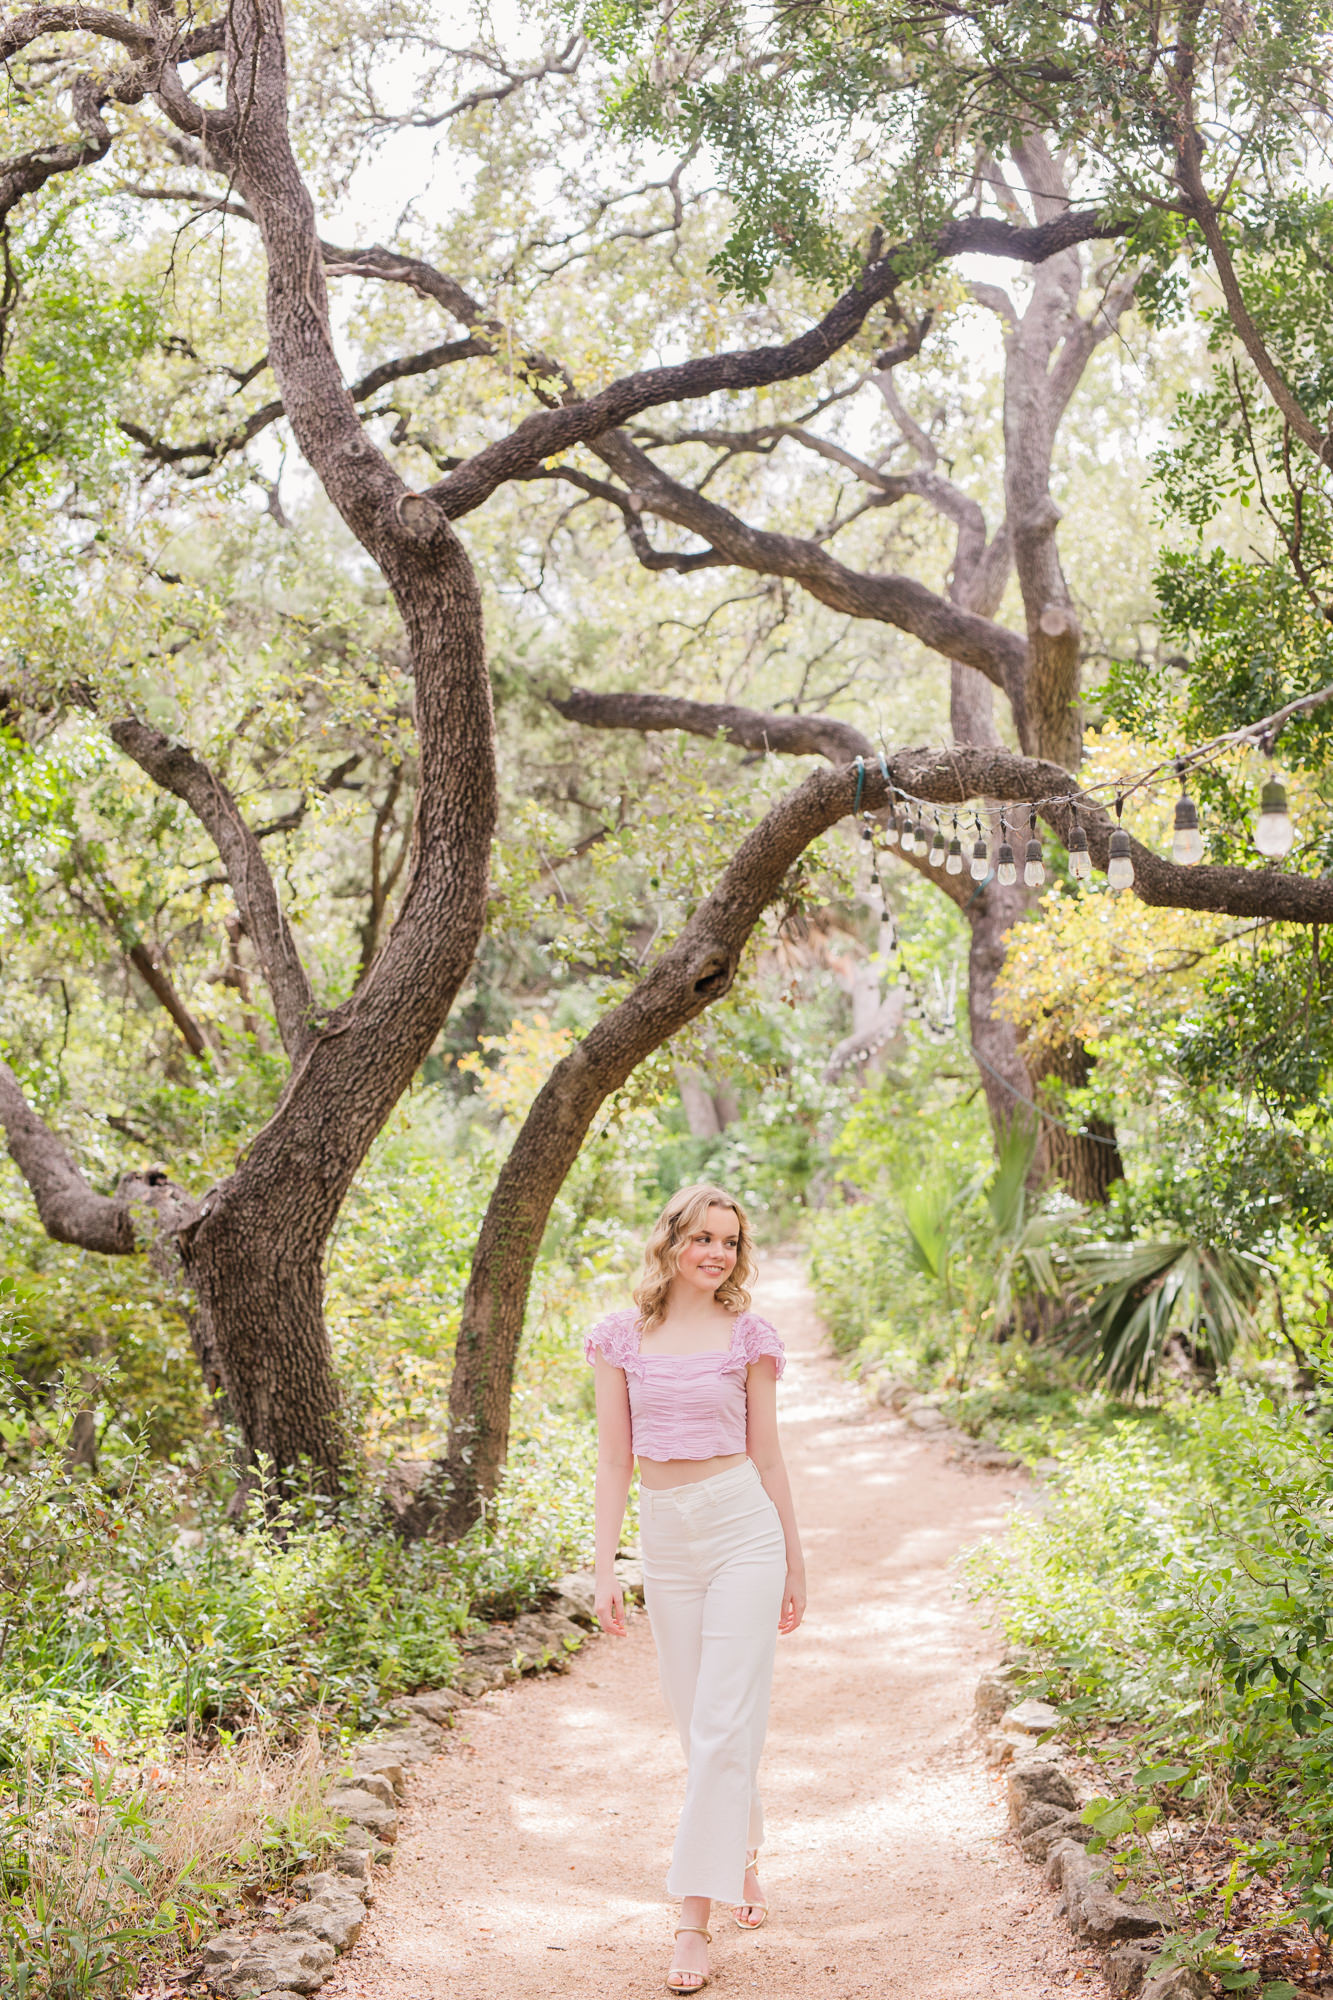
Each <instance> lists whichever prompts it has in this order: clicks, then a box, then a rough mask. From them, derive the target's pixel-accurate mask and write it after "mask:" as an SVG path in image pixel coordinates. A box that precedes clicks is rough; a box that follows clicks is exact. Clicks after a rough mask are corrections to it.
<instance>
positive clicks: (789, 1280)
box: [324, 1256, 1100, 2000]
mask: <svg viewBox="0 0 1333 2000" xmlns="http://www.w3.org/2000/svg"><path fill="white" fill-rule="evenodd" d="M756 1304H757V1305H758V1306H759V1308H760V1309H761V1310H762V1311H764V1312H766V1313H767V1314H768V1315H769V1317H771V1318H772V1319H773V1320H774V1321H775V1323H776V1324H777V1325H778V1326H779V1328H780V1329H781V1330H782V1332H783V1334H784V1337H785V1338H786V1340H787V1343H788V1351H789V1354H790V1357H791V1364H792V1365H791V1366H790V1367H789V1368H788V1371H787V1374H786V1377H785V1378H784V1380H783V1383H782V1388H781V1392H780V1405H779V1407H780V1412H781V1416H782V1420H783V1430H784V1437H785V1441H786V1448H787V1455H788V1459H789V1462H790V1465H791V1471H792V1481H793V1485H794V1487H795V1490H796V1504H797V1508H798V1511H799V1514H800V1518H801V1522H802V1529H803V1533H804V1536H805V1542H806V1551H807V1562H808V1566H809V1571H810V1606H809V1611H808V1613H807V1618H806V1623H805V1625H804V1627H803V1628H802V1630H801V1631H800V1632H798V1633H796V1634H795V1635H794V1636H793V1637H792V1638H790V1639H784V1640H782V1641H781V1642H780V1645H779V1652H778V1670H777V1678H776V1682H775V1685H774V1691H773V1720H772V1725H771V1728H770V1731H769V1738H768V1748H767V1751H766V1753H765V1761H764V1774H763V1781H764V1792H765V1800H766V1807H767V1814H768V1841H767V1846H766V1849H765V1857H764V1861H765V1866H764V1879H765V1881H766V1883H767V1885H768V1891H769V1899H770V1901H771V1902H772V1904H773V1906H774V1907H773V1914H772V1916H771V1918H770V1920H769V1923H768V1924H767V1926H766V1927H765V1928H764V1929H763V1930H762V1931H760V1932H758V1933H757V1934H756V1935H754V1936H745V1935H743V1934H742V1933H741V1932H740V1931H738V1930H737V1929H736V1928H735V1927H734V1925H732V1924H731V1923H730V1921H729V1920H727V1921H721V1922H719V1921H718V1920H717V1916H715V1919H714V1938H715V1943H714V1946H713V1964H714V1969H715V1975H716V1976H715V1982H714V1984H715V1988H716V1990H717V1991H719V1992H720V1993H725V1992H728V1991H731V1992H737V1991H742V1990H743V1991H746V1992H750V1993H758V1994H762V1995H763V1996H764V2000H798V1996H799V2000H850V1996H852V1995H860V1994H875V1995H877V1996H888V1995H899V1994H901V1995H904V1996H906V1995H911V1996H913V2000H982V1996H986V2000H1043V1996H1046V1995H1049V1994H1052V1993H1055V1992H1057V1991H1063V1990H1064V1989H1065V1988H1066V1987H1067V1986H1068V1985H1070V1984H1071V1983H1073V1982H1074V1981H1076V1980H1077V1981H1079V1982H1081V1981H1083V1980H1087V1979H1090V1974H1089V1972H1088V1971H1087V1970H1086V1968H1085V1967H1084V1966H1083V1964H1082V1963H1080V1955H1078V1954H1076V1953H1075V1952H1074V1951H1073V1950H1072V1948H1071V1946H1070V1943H1069V1934H1068V1932H1067V1931H1066V1930H1065V1928H1064V1926H1063V1924H1062V1923H1060V1922H1059V1921H1058V1920H1057V1919H1056V1918H1055V1917H1054V1915H1053V1912H1052V1907H1051V1904H1052V1899H1051V1898H1049V1897H1047V1896H1046V1895H1044V1894H1043V1893H1041V1892H1040V1891H1039V1890H1038V1891H1034V1887H1033V1881H1034V1878H1033V1875H1032V1874H1031V1872H1030V1871H1029V1870H1028V1869H1027V1868H1026V1867H1025V1866H1024V1865H1023V1863H1022V1862H1021V1861H1020V1860H1019V1859H1018V1857H1017V1855H1016V1854H1015V1853H1014V1850H1013V1849H1012V1848H1011V1847H1010V1846H1008V1845H1007V1843H1006V1842H1005V1841H1004V1840H1003V1839H1002V1833H1003V1825H1004V1812H1003V1805H1002V1801H1001V1788H1000V1786H999V1785H998V1784H997V1782H996V1781H995V1780H994V1779H992V1778H991V1777H990V1776H989V1775H988V1774H987V1773H986V1772H985V1771H984V1770H983V1769H982V1767H981V1765H980V1763H979V1761H978V1759H977V1755H976V1750H975V1743H974V1739H973V1736H972V1732H971V1728H970V1714H971V1702H972V1692H973V1688H974V1686H975V1683H976V1679H977V1675H978V1672H979V1671H980V1669H981V1667H982V1665H983V1664H984V1663H985V1662H986V1661H987V1660H988V1659H990V1658H993V1657H994V1652H995V1647H994V1641H993V1640H992V1639H988V1638H987V1637H986V1636H985V1635H983V1634H981V1633H979V1632H978V1630H977V1628H976V1626H975V1624H974V1622H973V1620H972V1617H971V1615H970V1613H969V1611H968V1608H967V1606H966V1604H965V1603H964V1602H963V1601H962V1600H961V1599H960V1598H959V1596H958V1595H957V1594H956V1584H955V1579H954V1577H953V1575H952V1573H951V1571H950V1567H949V1565H950V1563H951V1560H952V1558H953V1557H954V1556H955V1555H956V1554H957V1552H958V1551H959V1550H960V1549H961V1548H964V1547H965V1546H966V1545H967V1544H968V1543H969V1542H972V1541H975V1540H976V1538H977V1537H978V1536H979V1535H982V1534H984V1533H986V1532H988V1531H991V1530H994V1529H996V1528H998V1527H999V1526H1000V1524H1001V1522H1002V1520H1003V1518H1004V1514H1005V1511H1006V1508H1007V1506H1008V1505H1009V1503H1010V1499H1011V1487H1012V1480H1011V1479H1008V1478H1006V1477H1005V1476H1003V1475H999V1476H997V1475H995V1474H994V1473H980V1472H964V1471H963V1470H961V1468H959V1467H957V1466H954V1465H950V1464H947V1463H946V1462H945V1459H944V1454H943V1452H942V1451H941V1450H940V1448H939V1447H938V1446H937V1445H935V1446H932V1445H929V1444H927V1443H925V1442H924V1440H922V1439H921V1438H920V1437H919V1436H918V1435H917V1434H915V1433H912V1432H904V1429H903V1426H902V1424H901V1423H900V1422H899V1421H896V1420H894V1419H892V1418H889V1417H888V1416H886V1415H885V1414H884V1413H883V1412H881V1411H878V1410H872V1411H867V1410H866V1407H865V1405H864V1402H863V1400H862V1398H861V1396H860V1394H859V1393H858V1392H857V1390H856V1389H855V1388H853V1387H852V1386H850V1385H849V1384H847V1383H846V1382H844V1381H843V1379H842V1378H841V1376H840V1375H839V1373H838V1371H837V1369H836V1368H835V1366H834V1365H833V1364H832V1363H831V1362H830V1361H829V1360H828V1359H827V1356H826V1354H825V1353H824V1352H823V1351H822V1350H821V1337H820V1329H819V1324H818V1321H817V1320H816V1318H815V1316H814V1313H813V1310H812V1306H811V1302H810V1297H809V1293H808V1290H807V1288H806V1285H805V1281H804V1278H803V1275H802V1271H801V1267H800V1265H799V1263H798V1262H797V1260H796V1259H794V1258H786V1257H776V1256H772V1257H769V1258H768V1259H766V1260H765V1268H764V1275H763V1282H762V1284H761V1286H760V1288H759V1291H758V1293H757V1296H756ZM682 1782H683V1766H682V1761H681V1757H680V1750H679V1746H678V1744H677V1743H676V1741H675V1738H674V1736H673V1735H671V1734H670V1733H669V1732H668V1729H667V1724H666V1720H665V1717H664V1714H663V1711H662V1706H661V1697H660V1695H659V1692H658V1687H657V1674H656V1665H655V1661H654V1656H653V1645H652V1637H651V1634H650V1633H649V1630H648V1622H647V1619H646V1618H645V1617H644V1616H643V1615H642V1614H639V1615H638V1616H637V1617H636V1618H635V1619H634V1620H633V1623H632V1626H631V1631H630V1636H629V1638H628V1639H627V1640H624V1641H622V1642H616V1641H612V1640H599V1641H598V1642H597V1643H596V1644H595V1645H593V1646H589V1647H588V1648H587V1650H586V1652H584V1653H583V1654H581V1655H580V1656H579V1658H578V1659H577V1660H576V1661H575V1663H574V1667H573V1670H572V1671H571V1672H570V1673H569V1674H568V1675H567V1676H565V1677H563V1678H561V1677H556V1676H543V1677H542V1678H540V1679H539V1680H536V1681H527V1682H523V1683H520V1684H519V1685H518V1686H516V1687H512V1688H506V1689H505V1690H503V1691H502V1692H499V1693H496V1694H492V1695H487V1696H485V1697H484V1698H483V1699H482V1700H481V1701H479V1702H477V1703H476V1704H475V1705H474V1706H473V1707H471V1708H470V1709H469V1710H468V1711H467V1713H466V1717H465V1719H464V1721H463V1723H462V1726H461V1727H460V1728H459V1729H458V1730H457V1731H456V1732H455V1735H454V1737H453V1738H452V1739H451V1742H450V1749H449V1752H448V1754H447V1755H446V1756H444V1757H441V1758H440V1759H438V1760H437V1762H436V1763H435V1764H434V1765H433V1766H427V1767H426V1768H425V1770H424V1772H423V1774H422V1775H421V1776H420V1777H419V1778H418V1779H417V1781H416V1790H415V1794H414V1800H413V1804H412V1807H411V1809H410V1810H409V1812H408V1813H407V1815H406V1816H405V1819H404V1823H403V1832H402V1835H401V1839H400V1846H399V1852H398V1855H397V1857H396V1858H395V1860H394V1864H393V1868H392V1870H391V1871H390V1874H389V1876H388V1878H387V1880H386V1882H385V1883H384V1885H383V1886H382V1887H381V1889H380V1891H379V1899H378V1903H377V1906H376V1908H375V1910H374V1911H373V1913H372V1915H371V1918H370V1921H369V1922H368V1923H367V1925H366V1928H365V1931H364V1932H363V1934H362V1939H361V1942H360V1944H359V1945H358V1946H357V1947H356V1949H355V1951H354V1952H353V1953H352V1954H351V1956H350V1957H349V1958H348V1959H347V1960H346V1962H345V1964H344V1965H342V1966H340V1967H339V1969H338V1972H337V1974H336V1975H335V1977H334V1979H333V1980H332V1981H331V1982H330V1984H329V1985H328V1986H327V1987H325V1989H324V1991H325V1994H326V1995H329V1996H348V2000H350V1997H351V1996H356V1997H357V2000H528V1996H535V1995H537V1994H546V1993H549V1992H551V1991H553V1990H558V1991H562V1992H569V1993H573V1992H576V1991H577V1992H581V1993H586V1994H587V1995H589V1996H590V2000H612V1996H614V2000H639V1996H641V1995H642V1996H647V1995H649V1994H653V1995H657V1994H660V1993H661V1992H662V1991H663V1990H664V1988H663V1975H664V1972H665V1968H666V1965H667V1962H668V1952H669V1948H670V1936H671V1924H672V1922H673V1921H674V1918H673V1916H672V1914H671V1910H672V1908H673V1906H671V1905H668V1904H667V1902H666V1900H665V1894H664V1891H663V1888H662V1883H663V1880H664V1877H665V1874H666V1867H667V1860H668V1855H669V1851H670V1843H671V1836H672V1832H673V1830H674V1825H675V1817H676V1813H677V1810H678V1808H679V1802H680V1797H681V1790H682ZM718 1915H720V1916H723V1917H725V1913H724V1912H720V1913H718ZM1092 1984H1095V1985H1098V1986H1099V1985H1100V1982H1099V1981H1092ZM1084 1990H1089V1989H1088V1988H1087V1987H1085V1988H1084Z"/></svg>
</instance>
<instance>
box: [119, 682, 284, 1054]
mask: <svg viewBox="0 0 1333 2000" xmlns="http://www.w3.org/2000/svg"><path fill="white" fill-rule="evenodd" d="M110 733H111V738H112V741H113V742H114V743H116V744H117V745H118V746H119V748H120V749H122V750H123V751H124V752H125V755H126V756H127V757H132V758H133V759H134V762H135V763H136V764H137V765H138V766H139V768H140V770H142V771H146V772H147V774H148V776H149V777H150V778H151V779H152V780H153V782H154V784H157V785H160V786H161V787H162V789H163V791H166V792H172V793H174V794H175V796H176V797H177V798H178V799H181V800H182V801H183V802H184V803H185V804H186V805H187V806H188V807H189V808H190V811H191V812H192V813H193V814H194V816H195V818H196V819H197V820H198V821H199V822H200V824H201V825H202V826H203V827H204V828H205V830H206V831H207V833H208V835H209V837H210V839H211V840H212V842H213V845H214V846H215V847H216V848H217V851H218V854H219V855H220V857H221V860H222V865H223V867H224V868H225V869H226V871H227V880H228V882H229V883H230V884H231V892H232V894H233V896H234V897H235V898H236V908H237V910H238V912H239V914H240V919H241V922H242V924H243V925H244V927H245V932H246V935H247V937H248V938H249V939H250V942H251V944H252V945H253V946H254V948H255V953H256V956H257V957H258V959H259V964H260V968H261V970H262V971H263V974H264V978H265V980H266V981H267V984H268V989H269V992H270V993H271V995H272V996H273V1011H274V1014H275V1015H276V1017H277V1022H278V1033H279V1034H280V1035H281V1036H282V1045H283V1047H284V1048H285V1049H286V1051H287V1053H288V1055H289V1056H290V1057H291V1059H292V1061H293V1062H295V1061H296V1060H297V1058H298V1057H299V1056H300V1055H301V1054H302V1053H303V1051H304V1050H305V1048H306V1047H307V1045H308V1043H309V1041H310V1038H311V1036H312V1034H313V1032H314V1030H313V1027H312V1025H311V1018H310V1017H311V1014H312V1012H313V1010H314V995H313V993H312V992H311V990H310V979H309V975H308V974H307V972H306V969H305V966H304V965H303V964H302V962H301V955H300V953H299V952H298V951H297V949H296V940H295V939H294V938H293V936H292V932H291V926H290V925H289V923H288V922H287V917H286V914H285V912H284V910H283V908H282V905H281V903H280V902H279V901H278V892H277V890H276V889H275V887H274V885H273V877H272V876H271V875H270V873H269V870H268V863H267V862H266V861H265V859H264V856H263V853H262V851H261V849H260V846H259V842H258V840H257V839H256V837H255V835H254V833H253V832H252V830H251V828H250V827H249V826H248V825H247V823H246V821H245V818H244V816H243V815H242V813H241V809H240V807H239V806H238V805H237V803H236V801H235V799H234V798H233V797H232V795H231V793H230V792H229V791H228V789H227V787H226V786H225V785H224V784H223V783H222V780H221V779H220V778H219V777H218V776H217V774H216V773H215V772H214V771H212V770H210V769H209V767H208V765H207V764H205V763H204V762H203V761H202V759H200V758H198V757H196V756H195V755H194V752H193V751H192V750H188V749H187V748H186V747H185V745H184V744H183V743H177V742H174V741H173V740H172V739H171V738H170V737H168V736H164V735H163V734H162V732H161V731H160V730H158V729H153V728H151V727H150V726H149V724H148V723H146V722H139V721H138V720H137V719H136V718H135V717H133V716H121V717H118V718H117V720H116V721H114V722H113V723H112V724H111V732H110Z"/></svg>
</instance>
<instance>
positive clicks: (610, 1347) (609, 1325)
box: [583, 1306, 639, 1368]
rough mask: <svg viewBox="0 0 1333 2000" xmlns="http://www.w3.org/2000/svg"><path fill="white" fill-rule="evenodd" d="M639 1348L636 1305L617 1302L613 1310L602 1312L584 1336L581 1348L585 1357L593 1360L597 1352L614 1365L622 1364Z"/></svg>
mask: <svg viewBox="0 0 1333 2000" xmlns="http://www.w3.org/2000/svg"><path fill="white" fill-rule="evenodd" d="M638 1351H639V1310H638V1307H637V1306H618V1307H617V1308H616V1310H615V1311H614V1312H609V1313H605V1314H603V1316H602V1318H601V1319H599V1320H598V1322H597V1324H596V1326H594V1327H591V1328H590V1329H589V1330H588V1332H587V1334H586V1335H585V1336H584V1341H583V1352H584V1355H585V1357H586V1359H587V1360H589V1361H595V1360H596V1359H597V1356H598V1355H599V1354H600V1355H601V1357H602V1359H603V1360H604V1361H609V1362H610V1363H611V1365H612V1366H613V1367H614V1368H623V1367H624V1366H625V1364H626V1362H627V1361H629V1360H631V1359H632V1358H633V1357H634V1356H635V1355H636V1354H637V1353H638Z"/></svg>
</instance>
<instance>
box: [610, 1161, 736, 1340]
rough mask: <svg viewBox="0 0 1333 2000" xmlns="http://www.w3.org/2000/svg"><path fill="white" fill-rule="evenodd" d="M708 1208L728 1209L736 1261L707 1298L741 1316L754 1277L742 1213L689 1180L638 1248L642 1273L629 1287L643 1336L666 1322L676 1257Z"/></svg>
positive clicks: (731, 1200)
mask: <svg viewBox="0 0 1333 2000" xmlns="http://www.w3.org/2000/svg"><path fill="white" fill-rule="evenodd" d="M710 1208H729V1209H730V1210H731V1212H732V1214H733V1215H734V1216H735V1218H736V1262H735V1264H734V1265H733V1266H732V1269H731V1271H730V1272H729V1273H728V1275H727V1276H726V1277H725V1278H724V1279H723V1280H722V1283H721V1284H720V1285H719V1286H718V1288H717V1290H716V1291H715V1292H714V1294H713V1297H714V1298H715V1299H716V1300H717V1302H718V1304H719V1305H720V1306H725V1307H726V1308H727V1311H728V1312H735V1313H742V1312H744V1311H745V1310H746V1308H747V1307H748V1305H749V1303H750V1291H749V1287H750V1282H751V1280H752V1279H753V1277H754V1274H755V1263H754V1238H753V1237H752V1236H751V1234H750V1224H749V1220H748V1218H747V1217H746V1213H745V1210H744V1209H743V1208H742V1207H741V1205H740V1203H739V1202H738V1201H737V1200H736V1198H735V1196H734V1195H729V1194H728V1193H727V1191H726V1189H725V1188H720V1187H714V1186H713V1185H712V1184H711V1182H709V1181H695V1182H694V1183H693V1184H692V1185H691V1186H690V1187H683V1188H677V1189H676V1192H675V1193H674V1194H673V1195H672V1197H671V1199H670V1201H669V1202H668V1203H667V1205H666V1207H665V1208H664V1209H663V1210H662V1213H661V1214H660V1215H659V1216H658V1218H657V1220H656V1222H655V1223H654V1224H653V1226H652V1229H651V1231H650V1232H649V1236H648V1241H647V1242H646V1243H645V1244H644V1246H643V1270H642V1271H641V1272H640V1274H639V1282H638V1284H637V1285H636V1286H635V1287H634V1303H635V1305H636V1306H637V1307H638V1308H639V1318H640V1320H641V1322H642V1325H643V1331H644V1332H645V1333H651V1332H652V1330H653V1328H654V1327H655V1326H658V1325H660V1324H661V1322H662V1321H663V1320H664V1319H665V1318H666V1308H667V1293H668V1292H669V1291H670V1290H671V1280H672V1279H673V1278H674V1277H675V1275H676V1271H677V1269H678V1267H679V1263H680V1253H681V1250H682V1248H683V1247H684V1245H685V1244H686V1243H688V1242H689V1239H690V1237H691V1235H692V1234H693V1233H694V1231H695V1230H696V1229H697V1228H698V1227H699V1224H700V1223H701V1222H702V1221H703V1219H704V1217H705V1216H706V1215H707V1213H708V1211H709V1209H710Z"/></svg>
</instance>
